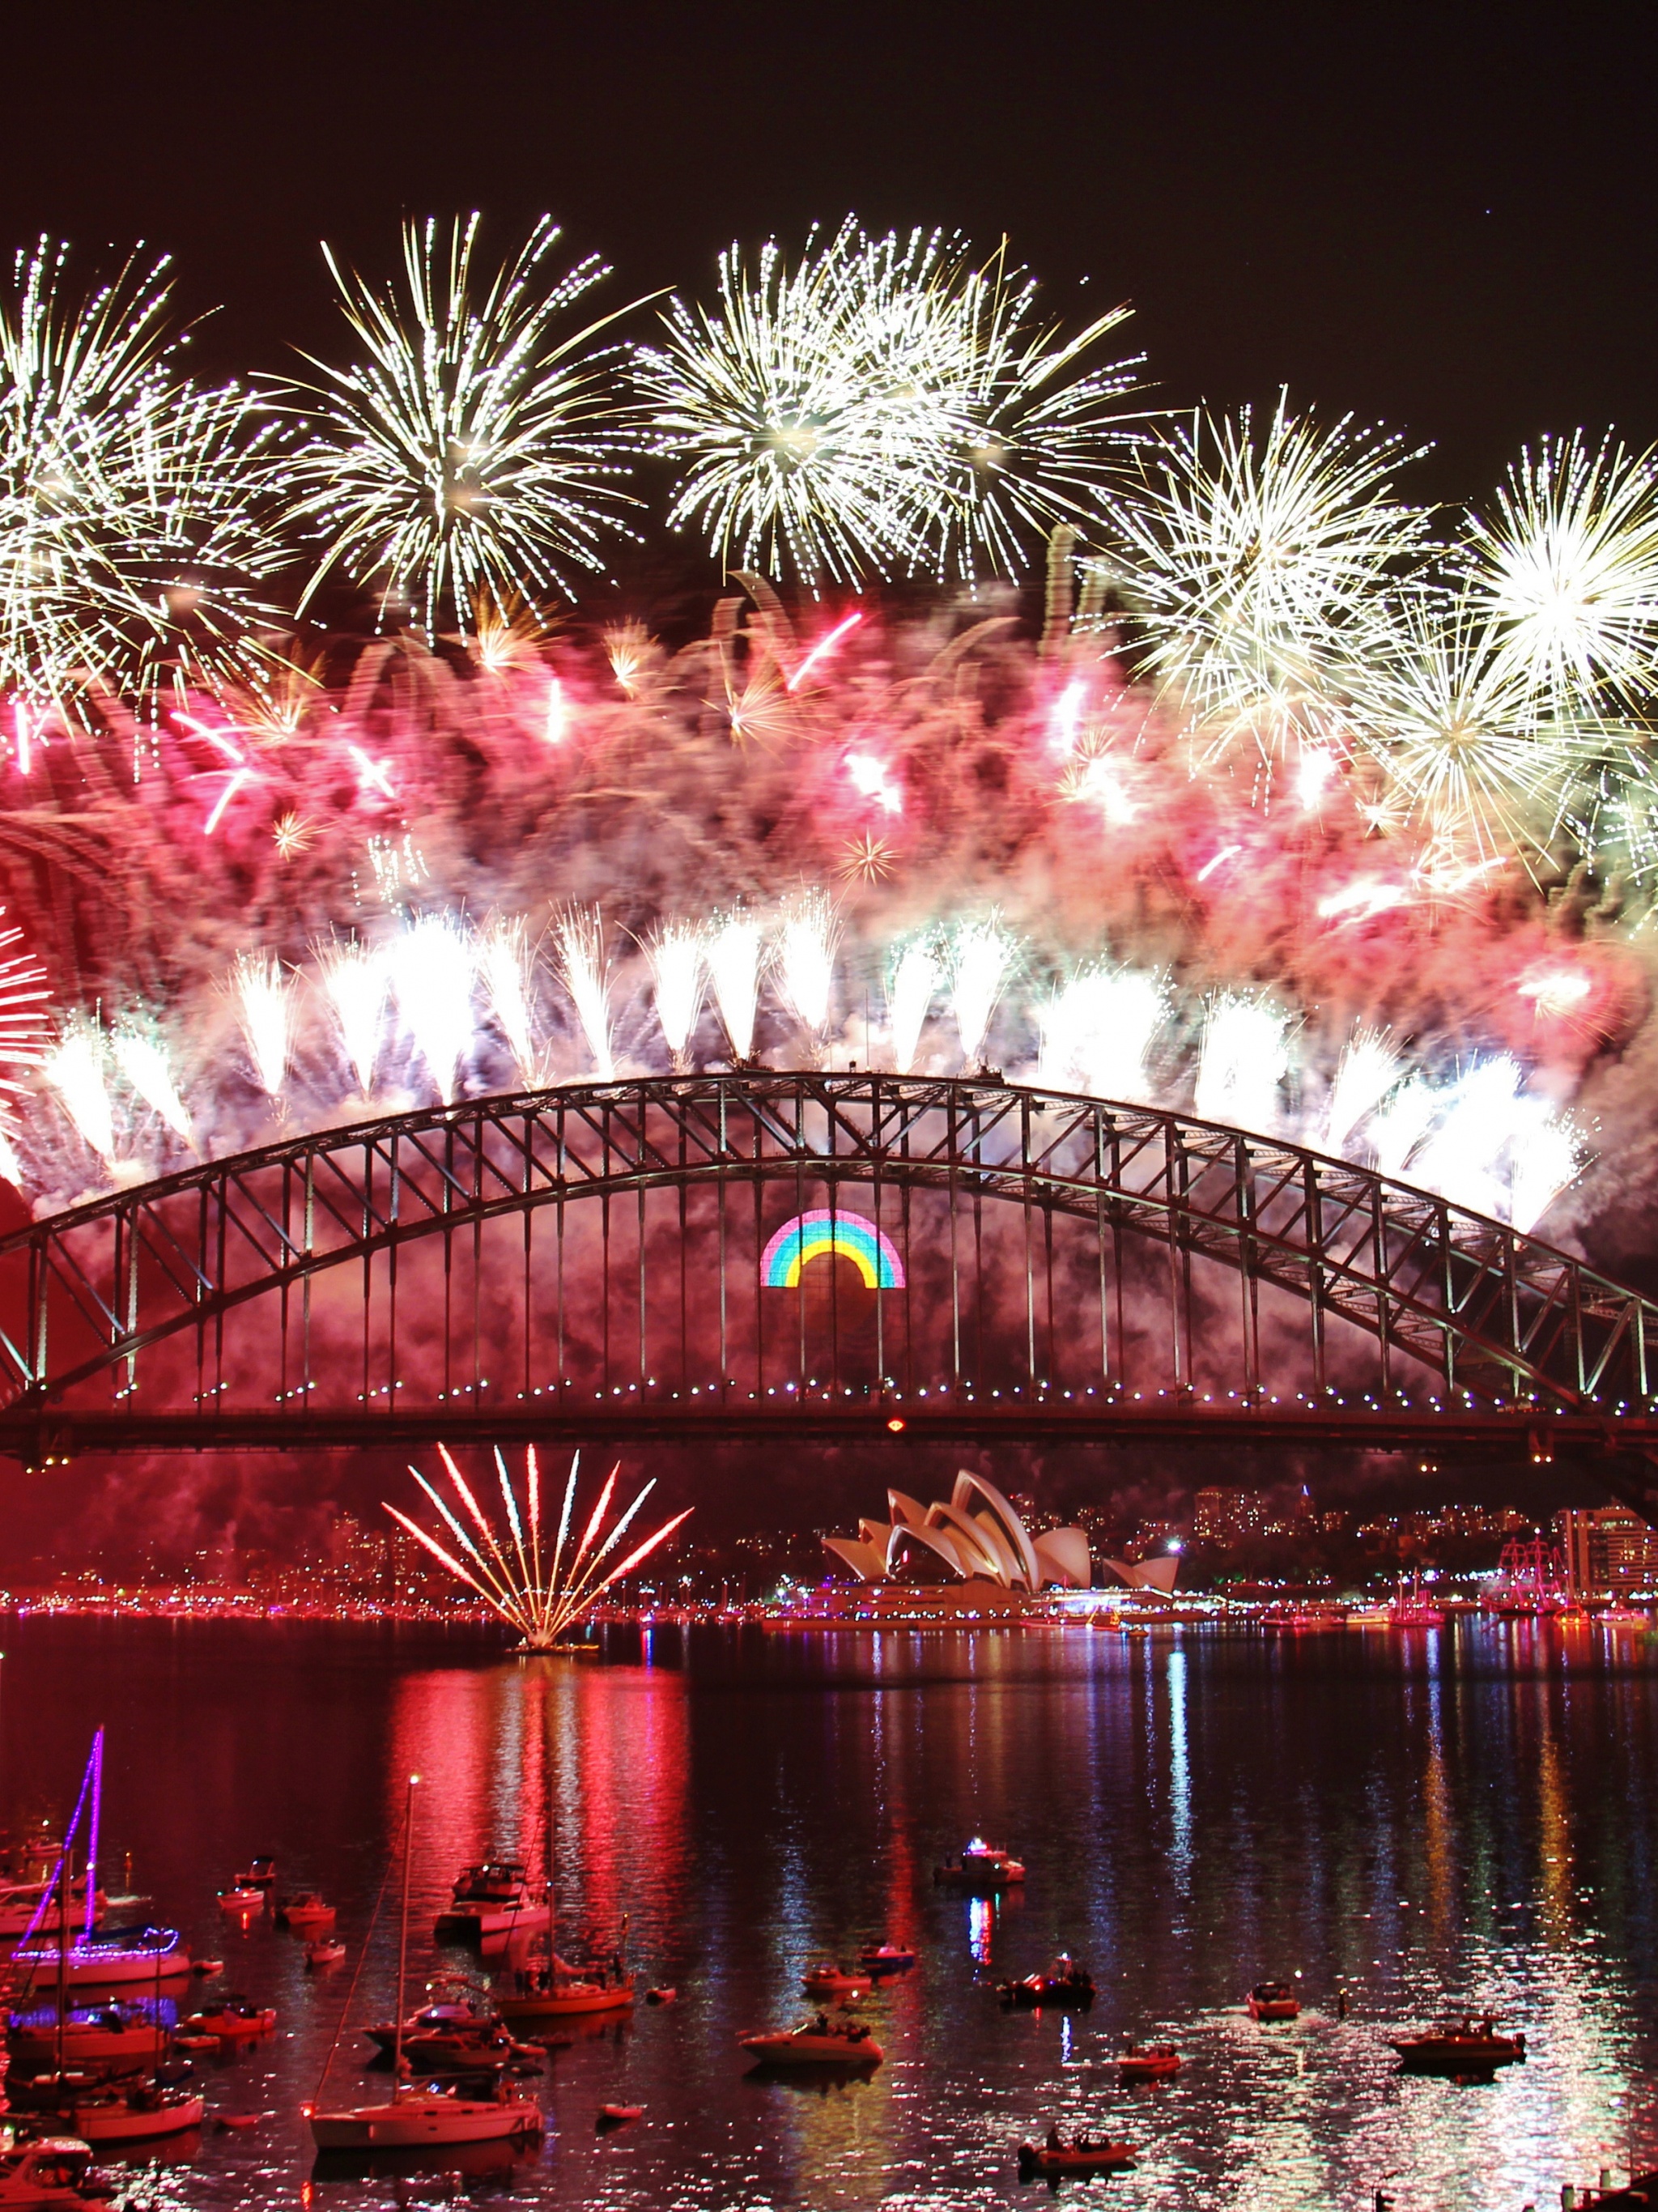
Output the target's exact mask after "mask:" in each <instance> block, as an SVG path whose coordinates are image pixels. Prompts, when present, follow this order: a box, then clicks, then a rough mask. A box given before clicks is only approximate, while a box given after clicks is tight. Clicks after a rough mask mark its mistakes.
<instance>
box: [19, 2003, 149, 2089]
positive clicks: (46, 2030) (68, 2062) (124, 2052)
mask: <svg viewBox="0 0 1658 2212" xmlns="http://www.w3.org/2000/svg"><path fill="white" fill-rule="evenodd" d="M60 2033H61V2037H62V2063H63V2064H64V2065H65V2066H76V2067H95V2068H97V2069H99V2070H100V2072H107V2071H108V2070H110V2069H137V2068H140V2067H144V2066H149V2065H153V2064H154V2063H155V2060H156V2059H158V2058H159V2057H161V2054H162V2053H163V2052H164V2051H166V2049H167V2030H166V2028H164V2027H161V2026H159V2025H158V2024H157V2022H155V2021H153V2020H148V2019H146V2018H145V2017H144V2016H143V2015H142V2014H139V2013H136V2012H133V2011H131V2009H129V2008H127V2007H125V2006H123V2005H113V2004H112V2005H106V2006H103V2007H102V2008H100V2010H98V2011H96V2012H89V2011H87V2010H85V2009H84V2008H82V2009H78V2010H76V2011H75V2012H72V2013H70V2015H69V2016H68V2018H67V2019H65V2021H64V2023H63V2027H62V2029H61V2031H60V2029H59V2027H58V2022H57V2021H56V2020H55V2019H47V2018H46V2017H44V2016H42V2015H39V2014H36V2015H33V2017H32V2018H31V2019H29V2020H27V2021H21V2022H20V2021H13V2023H12V2027H11V2032H10V2037H9V2040H10V2044H11V2052H12V2059H13V2063H15V2064H16V2065H17V2066H20V2067H22V2068H25V2069H27V2068H29V2067H32V2066H41V2065H46V2066H49V2065H52V2064H54V2063H58V2059H59V2036H60Z"/></svg>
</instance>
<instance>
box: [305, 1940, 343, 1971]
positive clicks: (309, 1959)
mask: <svg viewBox="0 0 1658 2212" xmlns="http://www.w3.org/2000/svg"><path fill="white" fill-rule="evenodd" d="M344 1956H345V1946H344V1944H343V1943H342V1942H341V1941H340V1939H339V1937H338V1936H324V1937H323V1939H322V1941H321V1942H319V1943H307V1945H306V1947H305V1963H306V1966H307V1969H308V1970H309V1971H310V1972H313V1973H314V1972H315V1971H316V1969H317V1968H318V1967H319V1966H338V1965H339V1963H340V1961H341V1960H342V1959H343V1958H344Z"/></svg>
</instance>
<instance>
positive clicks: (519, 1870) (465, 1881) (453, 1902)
mask: <svg viewBox="0 0 1658 2212" xmlns="http://www.w3.org/2000/svg"><path fill="white" fill-rule="evenodd" d="M549 1919H550V1913H549V1910H548V1907H547V1905H546V1903H545V1901H544V1899H537V1898H536V1897H535V1896H534V1895H533V1893H531V1887H530V1879H529V1869H528V1868H527V1867H526V1866H525V1863H524V1862H523V1861H522V1860H521V1859H485V1860H483V1862H482V1863H480V1864H479V1865H477V1866H470V1867H465V1868H463V1869H462V1870H461V1873H460V1875H459V1879H458V1880H457V1881H456V1882H455V1883H454V1885H453V1887H452V1890H451V1892H450V1901H449V1903H448V1904H447V1905H446V1906H445V1908H444V1910H443V1911H441V1912H440V1914H439V1915H438V1926H439V1928H440V1930H442V1931H443V1932H445V1933H446V1934H450V1935H454V1934H462V1935H467V1936H473V1937H475V1938H477V1939H478V1940H482V1939H483V1937H485V1936H517V1935H526V1936H527V1935H530V1934H531V1933H532V1932H533V1931H534V1930H535V1929H537V1928H544V1927H546V1926H547V1924H548V1921H549Z"/></svg>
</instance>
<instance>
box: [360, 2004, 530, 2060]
mask: <svg viewBox="0 0 1658 2212" xmlns="http://www.w3.org/2000/svg"><path fill="white" fill-rule="evenodd" d="M500 2026H501V2015H500V2014H499V2013H498V2012H493V2011H485V2010H483V2008H481V2007H480V2006H479V2005H478V2004H477V2002H476V2000H475V1999H473V1998H471V1997H467V1998H462V1999H457V2000H452V2001H450V2002H445V2003H441V2004H429V2005H422V2007H421V2008H420V2010H419V2011H418V2012H411V2013H410V2015H409V2017H408V2018H407V2020H405V2021H404V2023H403V2034H404V2039H405V2040H406V2039H408V2038H410V2037H411V2036H416V2035H426V2034H429V2033H431V2032H432V2031H433V2030H434V2029H445V2030H447V2031H450V2032H452V2033H454V2034H455V2035H456V2036H458V2037H459V2036H462V2035H468V2034H471V2035H483V2034H488V2033H489V2032H490V2031H492V2030H493V2029H495V2028H498V2027H500ZM363 2033H364V2034H365V2035H366V2036H367V2038H368V2040H369V2041H370V2042H371V2043H373V2044H374V2045H377V2046H378V2047H379V2048H380V2050H381V2051H386V2053H387V2054H388V2055H389V2054H390V2053H391V2051H392V2049H393V2048H394V2046H395V2045H396V2044H397V2041H398V2023H397V2022H396V2021H380V2022H379V2023H378V2024H377V2025H376V2026H374V2027H366V2028H364V2030H363Z"/></svg>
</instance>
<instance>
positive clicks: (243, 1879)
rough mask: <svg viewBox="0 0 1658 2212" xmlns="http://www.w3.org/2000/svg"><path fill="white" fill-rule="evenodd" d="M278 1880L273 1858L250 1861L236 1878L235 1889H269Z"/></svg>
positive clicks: (233, 1883) (233, 1885)
mask: <svg viewBox="0 0 1658 2212" xmlns="http://www.w3.org/2000/svg"><path fill="white" fill-rule="evenodd" d="M275 1881H276V1860H275V1859H271V1858H259V1859H250V1860H249V1861H248V1863H247V1864H246V1867H245V1868H244V1869H242V1871H241V1872H240V1874H239V1875H235V1876H234V1880H233V1882H232V1887H233V1888H235V1889H269V1888H270V1887H272V1885H273V1884H274V1883H275Z"/></svg>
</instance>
